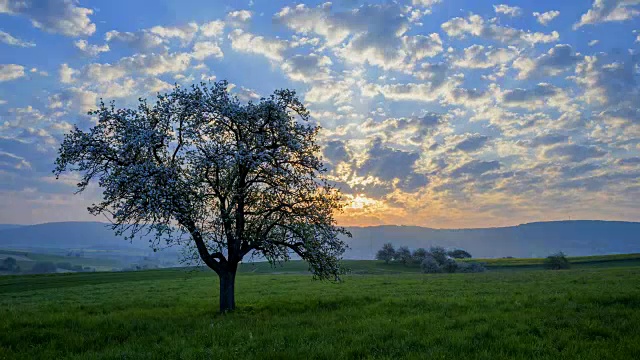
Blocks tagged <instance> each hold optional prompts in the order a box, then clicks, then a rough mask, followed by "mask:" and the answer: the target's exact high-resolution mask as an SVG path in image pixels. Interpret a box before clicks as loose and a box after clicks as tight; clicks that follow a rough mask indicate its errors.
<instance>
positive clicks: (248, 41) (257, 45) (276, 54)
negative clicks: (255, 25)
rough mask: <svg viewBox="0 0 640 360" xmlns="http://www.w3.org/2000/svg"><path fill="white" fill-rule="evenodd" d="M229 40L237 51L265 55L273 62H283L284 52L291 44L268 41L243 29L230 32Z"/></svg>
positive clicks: (273, 40)
mask: <svg viewBox="0 0 640 360" xmlns="http://www.w3.org/2000/svg"><path fill="white" fill-rule="evenodd" d="M229 40H231V47H232V48H233V49H234V50H236V51H240V52H245V53H253V54H259V55H263V56H265V57H266V58H267V59H269V60H272V61H282V60H283V59H284V54H283V53H284V51H285V50H287V49H288V48H289V43H288V42H286V41H284V40H279V39H268V38H265V37H264V36H258V35H254V34H251V33H248V32H245V31H243V30H241V29H235V30H233V31H232V32H230V33H229Z"/></svg>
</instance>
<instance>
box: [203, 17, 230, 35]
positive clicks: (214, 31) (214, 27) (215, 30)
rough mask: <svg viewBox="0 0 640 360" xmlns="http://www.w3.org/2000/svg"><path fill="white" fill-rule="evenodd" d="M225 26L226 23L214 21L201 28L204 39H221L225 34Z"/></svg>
mask: <svg viewBox="0 0 640 360" xmlns="http://www.w3.org/2000/svg"><path fill="white" fill-rule="evenodd" d="M224 26H225V23H224V21H222V20H214V21H211V22H208V23H206V24H203V25H202V26H200V33H201V34H202V36H204V37H220V36H222V33H223V32H224Z"/></svg>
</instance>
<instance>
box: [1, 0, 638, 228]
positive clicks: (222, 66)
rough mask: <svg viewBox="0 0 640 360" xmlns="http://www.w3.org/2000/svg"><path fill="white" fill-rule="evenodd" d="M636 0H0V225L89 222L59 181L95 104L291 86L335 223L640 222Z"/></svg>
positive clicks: (92, 192)
mask: <svg viewBox="0 0 640 360" xmlns="http://www.w3.org/2000/svg"><path fill="white" fill-rule="evenodd" d="M639 52H640V0H594V1H593V2H591V1H585V0H575V1H570V0H564V1H557V0H555V1H546V0H544V1H516V0H496V1H494V2H491V1H475V0H413V1H411V0H409V1H381V2H361V1H357V0H342V1H341V0H336V1H335V2H334V3H329V2H325V3H322V2H305V3H301V2H284V1H267V0H265V1H259V0H254V1H248V0H247V1H209V0H207V1H205V0H202V1H184V0H178V1H173V0H156V1H153V2H149V1H130V0H127V1H120V0H111V1H108V2H106V1H88V0H87V1H84V0H83V1H76V0H20V1H15V0H0V223H19V224H35V223H42V222H50V221H76V220H77V221H84V220H104V219H99V218H98V219H96V218H94V217H92V216H91V215H89V214H88V212H87V211H86V207H87V206H88V205H90V204H91V203H92V202H94V201H96V200H97V199H99V197H100V189H99V188H97V187H92V188H90V189H89V190H87V191H86V192H84V193H82V194H77V195H75V194H74V192H75V184H76V183H77V179H78V178H77V176H74V175H69V176H64V177H61V178H60V179H59V180H56V179H55V178H54V177H53V175H52V173H51V171H52V170H53V167H54V165H53V161H54V159H55V158H56V155H57V148H58V146H59V143H60V141H61V139H62V137H63V135H64V133H65V132H68V131H69V130H70V129H71V128H72V126H73V125H74V124H77V125H78V126H80V127H81V128H88V127H89V126H91V124H92V121H94V119H92V118H91V117H89V116H88V115H86V112H87V111H88V110H89V109H92V108H95V107H96V102H97V101H99V99H101V98H103V99H104V100H105V101H111V100H115V102H116V106H118V107H129V106H132V105H135V103H136V101H137V99H138V98H153V97H154V96H155V95H156V94H157V93H158V92H166V91H169V90H170V89H171V88H172V86H174V84H178V85H181V86H188V85H190V84H192V83H196V82H200V81H205V82H208V81H217V80H227V81H228V82H229V83H230V84H231V85H230V88H231V91H232V92H234V93H235V94H237V95H238V97H239V98H240V99H242V100H244V101H249V100H253V101H256V100H258V99H259V98H260V97H262V96H267V95H269V94H270V93H272V92H273V91H274V90H276V89H280V88H291V89H295V90H296V91H297V93H298V95H299V96H300V98H301V99H302V100H303V102H304V103H305V104H306V106H307V107H308V109H309V110H310V112H311V116H312V118H313V120H314V121H316V122H317V123H319V124H320V125H321V126H322V131H321V134H320V142H321V143H322V144H323V157H324V160H325V163H326V165H327V168H328V169H329V172H328V176H329V178H330V179H331V180H332V181H333V182H334V183H335V184H337V186H338V187H339V188H340V189H341V190H342V192H343V193H344V194H345V197H346V199H347V200H348V201H347V207H346V208H345V210H344V212H342V213H340V214H337V219H338V221H339V223H340V224H341V225H345V226H353V225H361V226H366V225H381V224H398V225H420V226H429V227H436V228H461V227H491V226H508V225H514V224H519V223H526V222H532V221H549V220H563V219H603V220H627V221H640V86H639V83H638V81H639V80H640V55H639Z"/></svg>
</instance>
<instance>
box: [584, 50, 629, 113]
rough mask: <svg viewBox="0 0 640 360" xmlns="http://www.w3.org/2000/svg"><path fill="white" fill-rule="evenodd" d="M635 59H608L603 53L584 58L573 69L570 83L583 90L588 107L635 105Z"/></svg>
mask: <svg viewBox="0 0 640 360" xmlns="http://www.w3.org/2000/svg"><path fill="white" fill-rule="evenodd" d="M635 66H636V60H635V59H633V58H626V59H622V60H621V59H615V60H614V59H609V58H608V57H607V56H606V55H604V54H599V55H594V56H585V58H584V60H583V61H582V62H580V63H578V65H577V66H576V71H575V77H573V80H574V81H575V82H576V83H577V84H578V85H580V86H581V87H582V88H583V89H584V98H585V100H586V102H587V103H589V104H598V103H599V104H602V105H617V104H619V103H621V102H631V103H634V101H635V104H637V101H638V100H639V99H640V97H639V96H640V93H639V92H640V89H639V88H638V86H637V81H636V79H635Z"/></svg>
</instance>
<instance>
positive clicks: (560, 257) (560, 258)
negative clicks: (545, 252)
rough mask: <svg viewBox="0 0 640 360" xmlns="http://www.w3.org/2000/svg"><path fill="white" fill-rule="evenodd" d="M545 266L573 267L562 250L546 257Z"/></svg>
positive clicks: (550, 267)
mask: <svg viewBox="0 0 640 360" xmlns="http://www.w3.org/2000/svg"><path fill="white" fill-rule="evenodd" d="M544 267H545V268H547V269H550V270H563V269H568V268H570V267H571V265H570V264H569V259H567V256H566V255H565V254H564V253H563V252H562V251H560V252H558V253H555V254H551V255H549V256H547V258H546V259H544Z"/></svg>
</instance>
